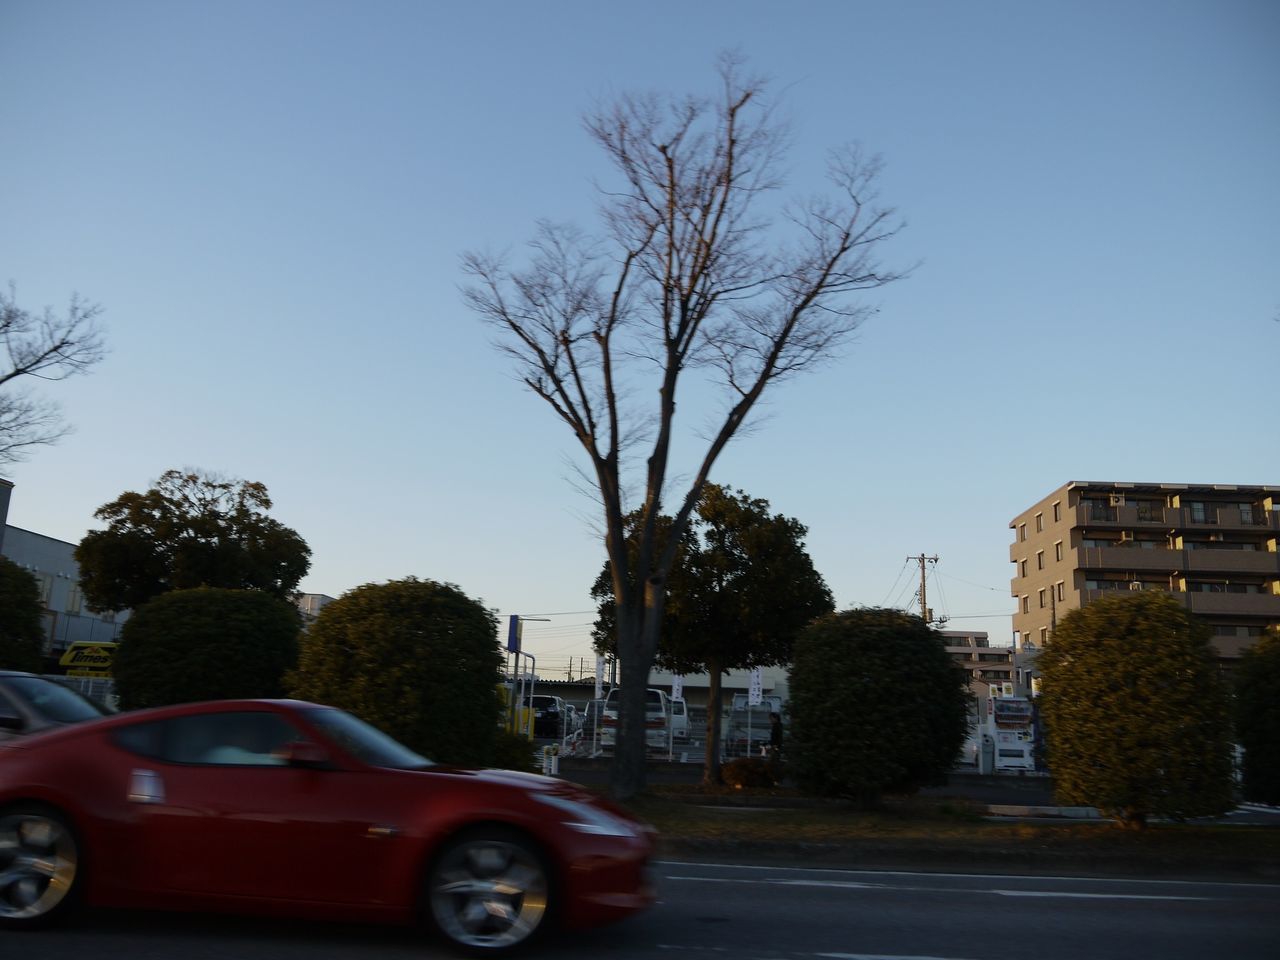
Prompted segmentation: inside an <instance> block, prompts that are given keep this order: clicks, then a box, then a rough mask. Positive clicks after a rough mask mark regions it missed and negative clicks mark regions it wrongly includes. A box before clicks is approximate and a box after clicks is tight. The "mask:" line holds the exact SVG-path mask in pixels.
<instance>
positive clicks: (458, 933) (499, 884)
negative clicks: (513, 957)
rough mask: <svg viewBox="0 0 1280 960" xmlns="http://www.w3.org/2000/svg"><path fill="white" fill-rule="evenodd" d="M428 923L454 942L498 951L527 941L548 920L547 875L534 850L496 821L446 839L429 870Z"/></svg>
mask: <svg viewBox="0 0 1280 960" xmlns="http://www.w3.org/2000/svg"><path fill="white" fill-rule="evenodd" d="M425 893H426V901H427V902H426V907H427V913H428V915H429V917H430V920H431V923H432V925H433V926H434V927H435V929H436V930H437V931H438V932H439V933H440V934H441V935H442V936H444V937H445V938H446V939H448V940H449V941H450V942H451V943H452V944H453V945H454V946H456V947H458V948H460V949H462V950H464V951H466V952H468V953H472V954H496V953H503V952H505V951H509V950H512V949H515V948H516V947H519V946H521V945H522V944H525V943H528V942H529V941H530V940H532V939H533V938H534V937H535V936H536V935H537V934H538V933H540V932H541V931H542V929H543V927H545V926H546V924H547V922H548V918H549V916H550V908H551V876H550V871H549V870H548V868H547V864H546V861H545V860H544V858H543V857H542V855H541V854H540V853H539V852H538V850H537V849H536V848H535V847H534V846H533V845H532V844H531V843H530V842H529V841H528V840H527V839H525V838H524V837H523V836H521V835H520V834H518V833H516V832H514V831H510V830H505V829H502V828H500V827H490V828H482V829H478V830H474V831H470V832H468V833H466V834H463V835H461V836H459V837H456V838H455V839H454V840H452V841H450V842H449V843H448V844H447V845H446V846H445V847H444V849H443V850H441V852H440V854H439V856H437V857H436V858H435V860H434V861H433V863H432V865H431V868H430V870H429V871H428V875H427V889H426V891H425Z"/></svg>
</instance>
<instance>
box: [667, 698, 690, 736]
mask: <svg viewBox="0 0 1280 960" xmlns="http://www.w3.org/2000/svg"><path fill="white" fill-rule="evenodd" d="M671 737H672V739H673V740H679V741H684V740H688V739H689V708H688V706H687V705H686V704H685V702H684V699H683V698H679V699H677V698H675V697H672V698H671Z"/></svg>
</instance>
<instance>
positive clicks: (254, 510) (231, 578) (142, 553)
mask: <svg viewBox="0 0 1280 960" xmlns="http://www.w3.org/2000/svg"><path fill="white" fill-rule="evenodd" d="M270 508H271V498H270V497H269V496H267V488H266V487H265V486H264V485H263V484H261V483H251V482H248V481H244V480H239V481H229V480H220V479H217V478H214V477H212V476H208V475H204V474H201V473H198V472H186V473H184V472H182V471H180V470H169V471H166V472H165V473H164V475H163V476H161V477H160V479H159V480H157V481H156V485H155V486H154V487H152V488H151V489H150V490H148V491H147V492H146V493H134V492H132V491H129V492H126V493H123V494H121V495H120V496H119V497H117V498H116V499H115V500H113V501H111V502H110V503H107V504H104V505H103V506H101V507H99V508H98V509H97V511H96V512H95V513H94V516H95V517H97V518H98V519H99V520H105V521H107V524H108V526H107V529H106V530H91V531H89V533H87V534H86V535H85V537H84V539H83V540H81V541H80V545H79V546H77V547H76V554H75V556H76V562H77V563H78V564H79V565H80V584H81V587H82V589H83V590H84V595H85V598H86V600H87V601H88V602H89V605H90V607H91V608H93V609H95V610H125V609H129V608H133V607H140V606H142V605H143V604H144V603H146V602H147V601H148V600H150V599H151V598H152V597H156V596H159V595H160V594H162V593H165V592H167V591H169V590H186V589H190V588H193V587H223V588H226V589H231V590H261V591H263V592H265V593H269V594H271V595H272V596H275V597H287V596H289V594H291V593H292V592H293V591H294V590H295V589H296V588H297V586H298V583H299V581H301V580H302V578H303V576H305V575H306V572H307V569H308V568H309V567H310V566H311V549H310V548H309V547H308V546H307V544H306V542H305V541H303V539H302V538H301V537H300V536H298V534H297V533H296V532H295V531H293V530H291V529H290V528H289V527H286V526H284V525H283V524H281V523H280V522H279V521H277V520H274V519H272V518H271V517H268V516H267V515H266V513H265V511H266V510H269V509H270Z"/></svg>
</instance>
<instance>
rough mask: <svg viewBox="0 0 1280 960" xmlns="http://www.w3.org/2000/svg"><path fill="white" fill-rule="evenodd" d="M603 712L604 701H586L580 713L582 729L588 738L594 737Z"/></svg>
mask: <svg viewBox="0 0 1280 960" xmlns="http://www.w3.org/2000/svg"><path fill="white" fill-rule="evenodd" d="M603 711H604V699H603V698H601V699H599V700H588V701H587V705H586V707H584V708H583V711H582V728H583V732H584V733H586V735H587V736H588V737H591V736H594V735H595V732H596V728H597V727H598V726H600V716H601V714H602V712H603Z"/></svg>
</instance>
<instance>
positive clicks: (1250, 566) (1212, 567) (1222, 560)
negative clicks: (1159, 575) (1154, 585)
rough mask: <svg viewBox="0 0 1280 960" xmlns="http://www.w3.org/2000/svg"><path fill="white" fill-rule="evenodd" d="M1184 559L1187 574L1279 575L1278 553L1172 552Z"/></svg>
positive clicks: (1259, 551) (1260, 551) (1227, 551)
mask: <svg viewBox="0 0 1280 960" xmlns="http://www.w3.org/2000/svg"><path fill="white" fill-rule="evenodd" d="M1174 552H1177V553H1179V554H1180V555H1181V556H1183V557H1185V558H1186V561H1185V563H1186V565H1185V567H1184V568H1183V569H1185V570H1186V571H1187V572H1188V573H1216V574H1222V575H1226V574H1233V573H1238V574H1255V575H1256V574H1264V575H1265V574H1271V575H1272V576H1275V575H1277V574H1280V553H1268V552H1267V551H1265V550H1187V551H1186V552H1185V553H1183V552H1181V551H1174Z"/></svg>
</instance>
